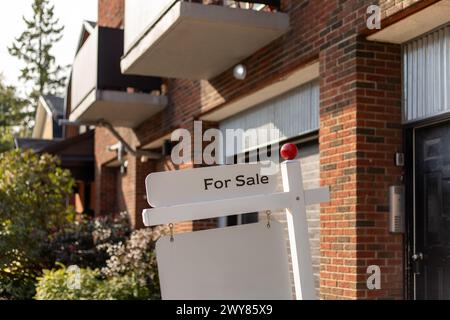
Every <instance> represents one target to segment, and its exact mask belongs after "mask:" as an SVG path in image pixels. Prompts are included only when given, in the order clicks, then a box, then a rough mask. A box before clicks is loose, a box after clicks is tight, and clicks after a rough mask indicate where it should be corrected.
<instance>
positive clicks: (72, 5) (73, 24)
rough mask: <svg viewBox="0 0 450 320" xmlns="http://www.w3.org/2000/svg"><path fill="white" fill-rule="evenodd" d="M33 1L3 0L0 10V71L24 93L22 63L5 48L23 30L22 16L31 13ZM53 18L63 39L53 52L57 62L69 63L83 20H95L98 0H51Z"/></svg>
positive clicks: (6, 80) (6, 79) (9, 82)
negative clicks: (60, 27) (19, 78)
mask: <svg viewBox="0 0 450 320" xmlns="http://www.w3.org/2000/svg"><path fill="white" fill-rule="evenodd" d="M32 2H33V1H32V0H10V1H5V3H4V4H3V6H2V10H0V73H2V74H3V77H4V79H5V82H6V83H7V84H9V85H15V86H16V87H18V89H19V92H23V90H24V85H23V84H22V83H21V82H20V81H19V80H18V77H19V74H20V68H21V67H22V66H23V65H22V63H21V62H20V61H19V60H17V59H16V58H14V57H11V56H10V55H9V53H8V50H7V47H8V46H10V45H11V43H12V42H13V40H14V38H16V37H18V36H19V35H20V34H21V33H22V31H23V30H25V23H24V22H23V20H22V16H23V15H25V16H26V17H30V16H31V12H32V11H31V4H32ZM50 2H51V3H52V4H54V5H55V17H57V18H59V20H60V24H61V25H64V26H65V29H64V36H63V39H62V40H61V41H60V42H59V43H57V44H55V46H54V48H53V54H54V55H55V58H56V62H57V63H58V64H60V65H63V66H64V65H68V64H72V62H73V58H74V56H75V49H76V45H77V42H78V38H79V35H80V32H81V26H82V21H83V20H91V21H97V0H50Z"/></svg>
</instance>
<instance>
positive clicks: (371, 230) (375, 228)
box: [320, 36, 403, 299]
mask: <svg viewBox="0 0 450 320" xmlns="http://www.w3.org/2000/svg"><path fill="white" fill-rule="evenodd" d="M320 60H321V106H320V109H321V110H320V122H321V129H320V155H321V183H322V185H329V186H331V202H330V203H329V204H324V205H322V207H321V257H322V258H321V273H320V277H321V295H322V298H324V299H348V298H350V299H365V298H377V297H380V298H402V296H403V292H402V290H403V265H402V263H403V261H402V257H403V246H402V236H398V235H391V234H389V233H388V187H389V186H390V185H392V184H395V183H398V182H399V181H400V177H401V174H402V170H401V169H399V168H397V167H395V164H394V156H395V152H400V151H401V149H402V130H401V50H400V47H399V46H396V45H387V44H380V43H371V42H367V41H365V40H359V39H357V38H356V37H354V36H352V37H350V38H349V39H345V40H342V41H336V43H335V44H333V43H330V45H329V46H328V47H327V48H326V49H324V50H323V51H322V52H321V56H320ZM370 265H378V266H380V267H381V280H382V283H381V290H374V291H370V290H368V289H367V284H366V281H367V278H368V275H367V274H366V272H367V267H368V266H370Z"/></svg>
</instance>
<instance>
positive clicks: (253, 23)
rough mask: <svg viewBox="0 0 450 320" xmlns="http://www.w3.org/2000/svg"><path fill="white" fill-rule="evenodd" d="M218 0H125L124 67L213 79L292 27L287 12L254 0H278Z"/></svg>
mask: <svg viewBox="0 0 450 320" xmlns="http://www.w3.org/2000/svg"><path fill="white" fill-rule="evenodd" d="M215 2H216V3H217V2H218V3H220V4H221V5H205V4H201V3H194V2H187V1H180V0H152V1H148V0H125V54H124V57H123V58H122V62H121V67H122V72H123V73H124V74H133V75H145V76H159V77H168V78H183V79H192V80H200V79H211V78H213V77H215V76H217V75H219V74H221V73H223V72H224V71H226V70H228V69H229V68H231V67H233V66H235V65H236V64H238V63H239V62H240V61H242V60H243V59H245V58H247V57H248V56H250V55H252V54H253V53H255V52H256V51H258V50H259V49H261V48H263V47H265V46H266V45H268V44H269V43H271V42H272V41H274V40H275V39H277V38H279V37H280V36H282V35H283V34H284V33H286V32H287V30H288V29H289V16H288V15H287V14H285V13H281V12H274V11H272V10H271V9H272V7H270V8H271V9H268V8H269V7H268V6H265V5H261V4H251V3H250V2H262V3H265V4H270V3H272V4H276V3H279V1H267V0H259V1H247V2H246V3H242V2H239V3H238V4H235V3H236V2H235V1H226V0H224V1H215ZM224 4H231V5H224ZM261 9H263V10H261Z"/></svg>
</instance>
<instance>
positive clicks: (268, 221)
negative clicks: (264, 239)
mask: <svg viewBox="0 0 450 320" xmlns="http://www.w3.org/2000/svg"><path fill="white" fill-rule="evenodd" d="M271 214H272V211H270V210H267V211H266V215H267V229H270V215H271Z"/></svg>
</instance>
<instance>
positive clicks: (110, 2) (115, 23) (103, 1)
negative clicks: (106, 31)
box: [98, 0, 125, 28]
mask: <svg viewBox="0 0 450 320" xmlns="http://www.w3.org/2000/svg"><path fill="white" fill-rule="evenodd" d="M124 8H125V2H124V0H98V24H99V25H100V26H102V27H110V28H119V27H121V26H122V25H123V19H124Z"/></svg>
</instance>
